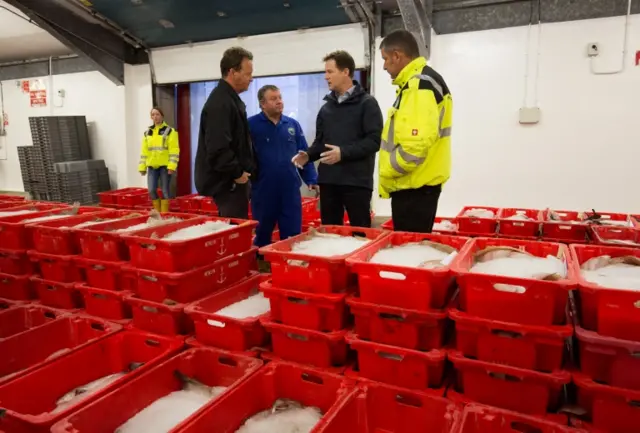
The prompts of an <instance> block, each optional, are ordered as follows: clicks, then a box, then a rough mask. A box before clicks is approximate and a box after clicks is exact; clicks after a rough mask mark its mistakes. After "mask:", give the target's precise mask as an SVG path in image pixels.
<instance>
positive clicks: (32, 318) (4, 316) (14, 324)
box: [0, 304, 69, 340]
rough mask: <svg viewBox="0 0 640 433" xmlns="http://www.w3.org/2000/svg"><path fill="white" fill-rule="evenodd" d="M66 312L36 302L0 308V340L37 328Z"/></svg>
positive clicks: (64, 314)
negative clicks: (5, 308) (4, 308)
mask: <svg viewBox="0 0 640 433" xmlns="http://www.w3.org/2000/svg"><path fill="white" fill-rule="evenodd" d="M68 314H69V313H67V312H65V311H60V310H56V309H54V308H49V307H45V306H43V305H37V304H33V305H18V306H16V307H14V308H10V309H7V310H0V340H2V339H3V338H8V337H13V336H14V335H18V334H21V333H23V332H25V331H28V330H30V329H33V328H37V327H38V326H42V325H44V324H45V323H49V322H51V321H53V320H57V319H59V318H61V317H64V316H66V315H68Z"/></svg>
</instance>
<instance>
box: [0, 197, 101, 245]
mask: <svg viewBox="0 0 640 433" xmlns="http://www.w3.org/2000/svg"><path fill="white" fill-rule="evenodd" d="M69 211H71V207H70V206H67V207H57V208H54V209H50V210H44V211H39V212H33V213H30V214H23V215H14V216H9V217H4V218H0V248H3V249H10V250H21V249H32V248H33V233H34V228H35V227H36V225H37V224H38V222H34V223H25V222H24V221H26V220H30V219H34V218H40V217H45V216H49V215H59V214H62V213H64V212H69ZM77 211H78V215H83V214H90V213H98V212H104V209H101V208H99V207H91V206H81V207H79V208H78V209H77ZM71 217H74V215H69V216H68V218H71ZM61 219H62V218H61ZM64 219H65V220H66V219H67V218H64ZM43 222H44V221H43Z"/></svg>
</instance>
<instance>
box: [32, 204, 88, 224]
mask: <svg viewBox="0 0 640 433" xmlns="http://www.w3.org/2000/svg"><path fill="white" fill-rule="evenodd" d="M79 209H80V203H74V204H73V206H72V208H71V209H69V210H65V211H62V212H58V213H57V214H55V215H46V216H41V217H36V218H27V219H23V220H22V221H20V222H21V223H25V224H33V223H39V222H44V221H53V220H57V219H61V218H67V217H70V216H73V215H77V214H78V210H79Z"/></svg>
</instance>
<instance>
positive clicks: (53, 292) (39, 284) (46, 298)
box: [31, 277, 83, 310]
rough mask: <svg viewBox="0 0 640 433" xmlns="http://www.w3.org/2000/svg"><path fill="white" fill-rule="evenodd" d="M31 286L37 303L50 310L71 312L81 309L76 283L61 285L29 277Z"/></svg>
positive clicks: (80, 298)
mask: <svg viewBox="0 0 640 433" xmlns="http://www.w3.org/2000/svg"><path fill="white" fill-rule="evenodd" d="M31 284H32V285H33V287H34V289H35V291H36V293H37V294H38V299H39V301H40V302H41V303H42V304H44V305H46V306H48V307H52V308H60V309H64V310H73V309H76V308H81V307H82V305H83V304H82V297H81V295H80V293H78V291H77V290H76V283H61V282H58V281H49V280H43V279H41V278H38V277H31Z"/></svg>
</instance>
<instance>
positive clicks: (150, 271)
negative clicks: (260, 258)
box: [123, 217, 257, 335]
mask: <svg viewBox="0 0 640 433" xmlns="http://www.w3.org/2000/svg"><path fill="white" fill-rule="evenodd" d="M208 221H221V222H227V223H230V224H231V225H233V227H232V228H230V229H226V230H222V231H218V232H215V233H211V234H207V235H205V236H201V237H198V238H193V239H188V240H176V241H171V240H165V239H164V237H165V236H167V235H169V234H170V233H173V232H175V231H178V230H181V229H186V228H188V227H192V226H196V225H200V224H203V223H206V222H208ZM256 224H257V223H256V222H255V221H248V220H236V219H225V218H218V217H196V218H192V219H187V220H184V221H181V222H178V223H172V224H167V225H163V226H159V227H154V228H149V229H145V230H141V231H137V232H135V233H132V234H129V235H127V236H124V240H125V242H126V244H127V246H128V248H129V254H130V263H129V265H128V266H127V267H125V268H124V269H123V270H124V272H125V273H126V274H128V275H130V276H131V278H132V281H133V288H134V291H135V293H134V294H131V295H129V296H127V297H126V298H125V301H126V303H127V304H129V305H130V306H131V309H132V313H133V325H134V326H135V327H137V328H140V329H144V330H146V331H150V332H155V333H159V334H165V335H176V334H190V333H191V332H192V330H193V323H192V322H191V321H190V320H189V317H188V316H187V315H186V314H185V312H184V308H185V306H186V305H187V304H189V303H191V302H194V301H197V300H199V299H202V298H204V297H206V296H208V295H210V294H212V293H214V292H216V291H219V290H222V289H224V288H227V287H229V286H231V285H233V284H235V283H237V282H239V281H240V280H242V279H244V278H246V277H247V276H249V275H250V272H252V271H254V270H256V269H257V262H256V253H257V249H255V248H252V245H251V238H252V232H253V229H254V227H255V225H256Z"/></svg>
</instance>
